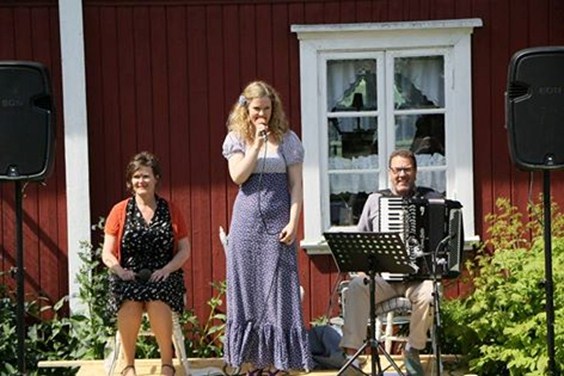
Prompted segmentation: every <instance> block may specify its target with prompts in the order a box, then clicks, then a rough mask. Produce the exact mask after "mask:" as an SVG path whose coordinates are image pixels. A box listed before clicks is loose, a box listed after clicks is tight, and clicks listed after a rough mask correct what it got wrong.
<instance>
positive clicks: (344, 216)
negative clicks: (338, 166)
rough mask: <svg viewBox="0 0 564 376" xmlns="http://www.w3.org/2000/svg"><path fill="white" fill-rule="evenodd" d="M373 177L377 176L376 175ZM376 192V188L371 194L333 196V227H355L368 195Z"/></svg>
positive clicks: (353, 193)
mask: <svg viewBox="0 0 564 376" xmlns="http://www.w3.org/2000/svg"><path fill="white" fill-rule="evenodd" d="M372 175H374V176H376V174H375V173H373V174H372ZM376 184H377V179H376ZM375 190H377V187H376V186H374V188H373V189H371V190H370V191H369V192H352V193H351V192H342V193H338V194H331V196H330V204H331V225H332V226H354V225H356V224H358V220H359V218H360V215H361V214H362V208H363V207H364V203H365V202H366V199H367V198H368V195H369V194H370V193H371V192H372V191H375Z"/></svg>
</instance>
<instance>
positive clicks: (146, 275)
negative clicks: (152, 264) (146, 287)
mask: <svg viewBox="0 0 564 376" xmlns="http://www.w3.org/2000/svg"><path fill="white" fill-rule="evenodd" d="M151 274H153V272H152V271H150V270H149V269H141V270H139V272H138V273H137V276H136V278H137V279H138V280H139V281H141V282H147V281H148V280H149V279H150V278H151Z"/></svg>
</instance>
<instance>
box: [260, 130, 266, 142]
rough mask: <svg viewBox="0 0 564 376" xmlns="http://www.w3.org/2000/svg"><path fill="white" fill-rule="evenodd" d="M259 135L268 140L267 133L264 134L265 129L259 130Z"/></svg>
mask: <svg viewBox="0 0 564 376" xmlns="http://www.w3.org/2000/svg"><path fill="white" fill-rule="evenodd" d="M260 136H261V137H262V139H263V140H264V141H265V142H266V141H267V140H268V134H266V131H265V130H264V129H263V130H262V131H260Z"/></svg>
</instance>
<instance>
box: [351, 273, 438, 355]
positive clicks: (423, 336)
mask: <svg viewBox="0 0 564 376" xmlns="http://www.w3.org/2000/svg"><path fill="white" fill-rule="evenodd" d="M375 282H376V291H375V294H376V299H375V302H376V304H378V303H380V302H383V301H384V300H388V299H391V298H394V297H397V296H405V297H406V298H408V299H409V300H410V301H411V321H410V323H409V337H408V343H409V345H410V346H412V347H414V348H416V349H420V350H421V349H424V348H425V345H426V342H427V332H428V331H429V328H430V327H431V325H432V324H433V281H430V280H427V281H412V282H390V283H388V282H387V281H386V280H384V279H383V278H382V277H380V276H377V277H376V279H375ZM369 295H370V286H369V283H368V277H367V276H365V275H359V276H356V277H354V278H353V279H352V280H351V281H350V283H349V285H348V291H347V294H346V297H347V298H346V299H345V306H344V309H345V317H344V325H343V338H342V339H341V343H340V346H341V347H343V348H350V349H358V348H360V346H362V344H363V343H364V341H365V340H366V331H367V325H368V322H369V316H370V296H369Z"/></svg>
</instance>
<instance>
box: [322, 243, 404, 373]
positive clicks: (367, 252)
mask: <svg viewBox="0 0 564 376" xmlns="http://www.w3.org/2000/svg"><path fill="white" fill-rule="evenodd" d="M323 235H324V236H325V239H326V240H327V243H328V244H329V248H330V249H331V253H332V254H333V258H334V259H335V263H336V264H337V267H338V268H339V271H340V272H359V271H362V272H365V273H367V274H368V276H369V284H370V333H369V334H368V337H367V339H366V341H365V342H364V344H363V345H362V346H361V347H360V349H358V351H357V352H356V353H355V354H354V355H353V356H352V357H351V358H350V359H349V360H348V361H347V362H346V363H345V364H344V365H343V367H342V368H341V369H340V370H339V373H337V376H340V375H342V374H343V373H344V372H345V370H346V369H347V368H348V367H349V366H350V365H351V364H352V363H353V362H354V361H355V359H357V358H358V356H360V354H362V352H363V351H365V349H366V348H367V347H370V360H371V375H372V376H376V375H383V374H384V372H383V370H382V366H381V364H380V356H379V352H378V351H379V350H380V352H381V353H382V354H383V355H384V356H385V357H386V359H387V360H388V362H389V363H390V364H391V365H392V367H394V369H395V370H396V372H397V373H398V374H399V375H402V376H403V375H404V374H403V373H402V372H401V370H400V369H399V367H398V366H397V364H396V363H395V362H394V360H393V359H392V357H391V355H390V354H388V352H387V351H386V350H385V349H384V347H383V346H382V344H381V343H379V342H378V341H377V340H376V302H375V296H376V295H375V294H376V282H375V277H376V273H380V272H389V273H403V274H406V273H411V272H413V268H412V266H410V260H409V255H408V253H407V250H406V248H405V246H404V244H403V242H402V240H401V238H400V236H399V233H389V232H388V233H375V232H372V233H364V232H362V233H351V232H344V233H324V234H323ZM363 373H364V372H363Z"/></svg>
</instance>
